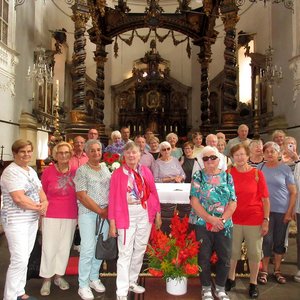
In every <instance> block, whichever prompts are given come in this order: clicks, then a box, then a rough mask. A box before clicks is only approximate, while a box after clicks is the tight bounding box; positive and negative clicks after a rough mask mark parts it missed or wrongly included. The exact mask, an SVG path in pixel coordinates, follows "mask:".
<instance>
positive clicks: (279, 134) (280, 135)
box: [272, 130, 286, 150]
mask: <svg viewBox="0 0 300 300" xmlns="http://www.w3.org/2000/svg"><path fill="white" fill-rule="evenodd" d="M285 136H286V134H285V132H284V131H283V130H275V131H274V132H273V133H272V141H273V142H274V143H276V144H277V145H278V146H279V147H280V150H281V149H282V147H283V142H284V139H285Z"/></svg>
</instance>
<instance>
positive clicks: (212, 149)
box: [200, 146, 221, 159]
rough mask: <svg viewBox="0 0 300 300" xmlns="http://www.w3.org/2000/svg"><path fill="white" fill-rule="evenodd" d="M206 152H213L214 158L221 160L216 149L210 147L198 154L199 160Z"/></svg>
mask: <svg viewBox="0 0 300 300" xmlns="http://www.w3.org/2000/svg"><path fill="white" fill-rule="evenodd" d="M208 152H213V153H214V155H215V156H217V157H218V158H221V155H220V152H219V150H218V149H217V148H216V147H211V146H205V147H204V148H203V149H202V151H201V153H200V158H201V159H202V158H203V157H204V156H205V154H206V153H208Z"/></svg>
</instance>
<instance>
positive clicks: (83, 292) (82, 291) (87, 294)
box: [78, 287, 94, 300]
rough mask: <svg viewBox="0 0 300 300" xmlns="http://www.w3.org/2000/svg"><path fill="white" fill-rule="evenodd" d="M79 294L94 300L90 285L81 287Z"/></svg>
mask: <svg viewBox="0 0 300 300" xmlns="http://www.w3.org/2000/svg"><path fill="white" fill-rule="evenodd" d="M78 295H79V296H80V297H81V299H83V300H93V299H94V295H93V293H92V291H91V289H90V288H89V287H84V288H79V289H78Z"/></svg>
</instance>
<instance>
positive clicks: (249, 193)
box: [230, 167, 269, 225]
mask: <svg viewBox="0 0 300 300" xmlns="http://www.w3.org/2000/svg"><path fill="white" fill-rule="evenodd" d="M257 172H258V173H257ZM230 174H231V175H232V177H233V182H234V188H235V193H236V196H237V208H236V210H235V212H234V214H233V215H232V221H233V224H237V225H261V224H262V222H263V219H264V210H263V202H262V198H268V197H269V192H268V187H267V184H266V181H265V177H264V174H263V173H262V171H260V170H256V169H254V168H253V169H251V170H250V171H248V172H238V171H237V169H236V168H235V167H232V168H231V171H230ZM257 175H258V178H257Z"/></svg>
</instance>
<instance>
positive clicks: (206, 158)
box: [202, 155, 218, 161]
mask: <svg viewBox="0 0 300 300" xmlns="http://www.w3.org/2000/svg"><path fill="white" fill-rule="evenodd" d="M216 159H218V156H216V155H211V156H203V157H202V160H203V161H209V160H216Z"/></svg>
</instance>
